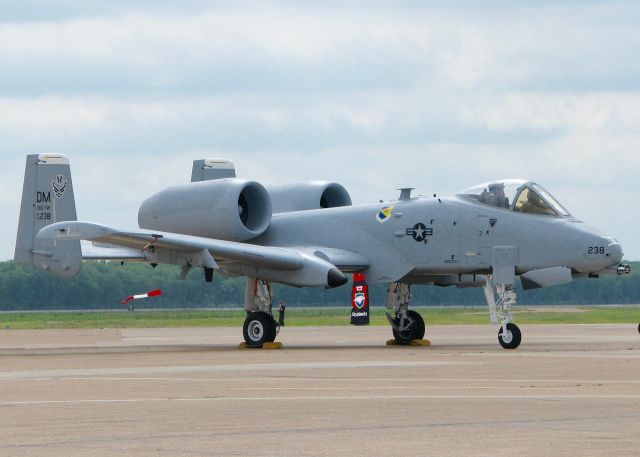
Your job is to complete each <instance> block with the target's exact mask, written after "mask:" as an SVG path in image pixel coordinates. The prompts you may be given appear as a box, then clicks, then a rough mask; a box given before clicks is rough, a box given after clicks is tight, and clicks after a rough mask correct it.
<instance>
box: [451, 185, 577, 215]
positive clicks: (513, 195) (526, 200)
mask: <svg viewBox="0 0 640 457" xmlns="http://www.w3.org/2000/svg"><path fill="white" fill-rule="evenodd" d="M460 195H462V196H463V197H467V198H471V199H473V200H475V201H477V202H480V203H482V204H484V205H488V206H493V207H495V208H503V209H507V210H512V211H516V212H519V213H528V214H543V215H546V216H556V217H558V216H563V217H566V216H570V214H569V212H568V211H567V210H566V209H565V208H564V207H563V206H562V205H561V204H560V203H558V201H557V200H556V199H555V198H553V197H552V196H551V194H550V193H549V192H547V191H546V190H545V189H544V188H543V187H542V186H540V185H538V184H536V183H535V182H533V181H525V180H522V179H503V180H501V181H495V182H490V183H485V184H480V185H478V186H474V187H470V188H469V189H466V190H464V191H462V193H461V194H460Z"/></svg>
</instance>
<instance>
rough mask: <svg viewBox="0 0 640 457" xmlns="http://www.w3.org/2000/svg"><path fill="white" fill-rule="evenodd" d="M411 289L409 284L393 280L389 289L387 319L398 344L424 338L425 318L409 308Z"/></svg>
mask: <svg viewBox="0 0 640 457" xmlns="http://www.w3.org/2000/svg"><path fill="white" fill-rule="evenodd" d="M410 301H411V289H410V287H409V284H405V283H402V282H393V283H391V284H389V289H388V291H387V302H386V307H387V309H388V310H389V312H387V313H386V315H387V320H388V321H389V323H390V324H391V328H392V330H393V338H394V339H395V341H396V343H397V344H411V342H412V341H415V340H422V339H423V338H424V333H425V326H424V319H422V316H421V315H420V314H419V313H417V312H416V311H413V310H409V302H410Z"/></svg>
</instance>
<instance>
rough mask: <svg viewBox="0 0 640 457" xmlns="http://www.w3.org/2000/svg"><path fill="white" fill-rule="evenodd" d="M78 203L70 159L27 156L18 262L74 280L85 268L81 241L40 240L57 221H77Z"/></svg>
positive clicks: (52, 155)
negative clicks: (42, 230) (82, 268)
mask: <svg viewBox="0 0 640 457" xmlns="http://www.w3.org/2000/svg"><path fill="white" fill-rule="evenodd" d="M75 220H77V216H76V203H75V199H74V197H73V185H72V183H71V168H70V167H69V159H67V158H66V157H65V156H63V155H60V154H34V155H28V156H27V165H26V168H25V174H24V185H23V188H22V203H21V206H20V220H19V222H18V235H17V238H16V251H15V255H14V259H15V261H16V262H20V263H23V264H25V265H30V266H32V267H34V268H36V269H39V270H44V271H46V272H48V273H51V274H52V275H54V276H59V277H62V278H71V277H73V276H75V275H77V274H78V272H79V271H80V268H81V266H82V250H81V248H80V241H68V240H65V241H54V240H44V239H40V238H38V237H37V235H38V232H39V231H40V229H42V228H43V227H46V226H47V225H51V224H53V223H54V222H61V221H75Z"/></svg>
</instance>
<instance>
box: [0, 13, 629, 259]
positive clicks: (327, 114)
mask: <svg viewBox="0 0 640 457" xmlns="http://www.w3.org/2000/svg"><path fill="white" fill-rule="evenodd" d="M132 3H134V2H132ZM452 4H454V5H455V6H452ZM175 5H180V9H176V7H175ZM0 139H1V140H0V141H1V143H0V144H1V145H2V148H1V149H0V211H2V214H3V215H4V217H2V218H1V219H0V230H2V233H4V234H5V236H4V237H3V241H0V259H9V258H11V257H13V249H14V243H15V232H16V227H17V219H18V207H19V198H20V192H21V183H22V175H23V171H24V156H25V155H26V154H30V153H41V152H55V153H63V154H66V155H67V156H69V158H70V160H71V165H72V172H73V178H74V188H75V194H76V200H77V207H78V215H79V218H80V219H83V220H91V221H98V222H104V223H109V224H112V225H116V226H125V227H137V209H138V206H139V204H140V202H141V201H142V200H143V199H144V198H145V197H146V196H148V195H150V194H151V193H153V192H155V191H157V190H159V189H161V188H163V187H165V186H167V185H171V184H177V183H182V182H187V181H188V180H189V176H190V172H191V161H192V160H193V159H197V158H204V157H226V158H229V159H232V160H233V161H235V163H236V167H237V170H238V174H239V175H240V176H242V177H246V178H251V179H256V180H259V181H262V182H287V181H294V180H310V179H326V180H333V181H338V182H340V183H342V184H343V185H345V187H347V189H348V190H349V191H350V192H351V194H352V197H353V200H354V203H370V202H376V201H378V200H380V199H390V198H395V197H396V196H397V192H396V190H395V189H396V188H398V187H405V186H407V187H408V186H411V187H416V188H417V192H418V193H423V194H432V193H434V192H437V193H438V194H448V193H455V192H457V191H459V190H461V189H463V188H466V187H469V186H471V185H473V184H475V183H478V182H483V181H488V180H491V179H494V178H501V177H525V178H531V179H534V180H536V181H538V182H540V183H541V184H543V185H544V186H545V187H547V189H548V190H549V191H550V192H551V193H552V194H554V195H555V196H556V197H557V198H558V199H559V200H560V201H561V202H562V203H563V204H564V205H565V206H566V207H567V208H568V209H569V210H570V211H571V212H572V213H573V214H574V215H576V216H578V217H579V218H581V219H583V220H585V221H586V222H588V223H590V224H591V225H594V226H596V227H598V228H600V229H601V230H603V231H604V232H606V233H607V234H610V235H612V236H614V237H616V238H618V239H619V240H620V241H621V242H622V244H623V247H624V248H625V251H626V254H627V257H628V258H629V259H640V239H639V237H638V230H637V227H638V225H640V210H639V208H638V206H637V205H638V202H637V200H638V199H639V198H640V179H639V176H638V173H639V171H640V6H639V4H638V2H633V1H627V2H624V1H623V2H615V1H580V2H578V1H564V2H554V1H541V0H536V1H507V0H502V1H500V0H495V1H482V2H475V1H470V0H468V1H458V2H449V1H407V2H382V1H366V2H350V1H339V2H332V1H322V2H288V3H284V2H282V3H281V2H267V1H259V2H241V1H237V2H226V1H225V2H215V1H208V2H205V1H195V0H194V1H181V2H173V1H171V2H170V1H160V0H154V1H151V0H148V1H138V2H135V6H131V5H129V2H124V1H114V0H104V1H101V0H84V1H82V2H76V1H44V0H43V1H24V0H22V1H17V0H15V1H12V0H4V1H2V2H0Z"/></svg>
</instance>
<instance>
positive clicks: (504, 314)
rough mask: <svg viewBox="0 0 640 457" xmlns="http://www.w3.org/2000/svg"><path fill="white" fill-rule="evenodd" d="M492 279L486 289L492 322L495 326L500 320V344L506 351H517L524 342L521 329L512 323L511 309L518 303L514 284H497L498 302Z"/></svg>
mask: <svg viewBox="0 0 640 457" xmlns="http://www.w3.org/2000/svg"><path fill="white" fill-rule="evenodd" d="M491 281H492V280H491V277H487V284H486V286H485V288H484V291H485V296H486V298H487V303H488V304H489V314H490V316H491V322H493V323H494V324H495V323H497V322H498V318H500V323H501V325H500V329H499V330H498V342H499V343H500V346H502V347H503V348H505V349H515V348H517V347H518V346H520V343H521V342H522V332H521V331H520V328H519V327H518V326H517V325H516V324H514V323H513V322H511V321H512V319H513V315H512V314H511V307H512V306H513V305H514V304H515V303H516V290H515V288H514V287H513V284H497V285H496V292H497V294H498V300H497V301H496V299H495V295H494V293H493V284H492V282H491Z"/></svg>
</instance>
